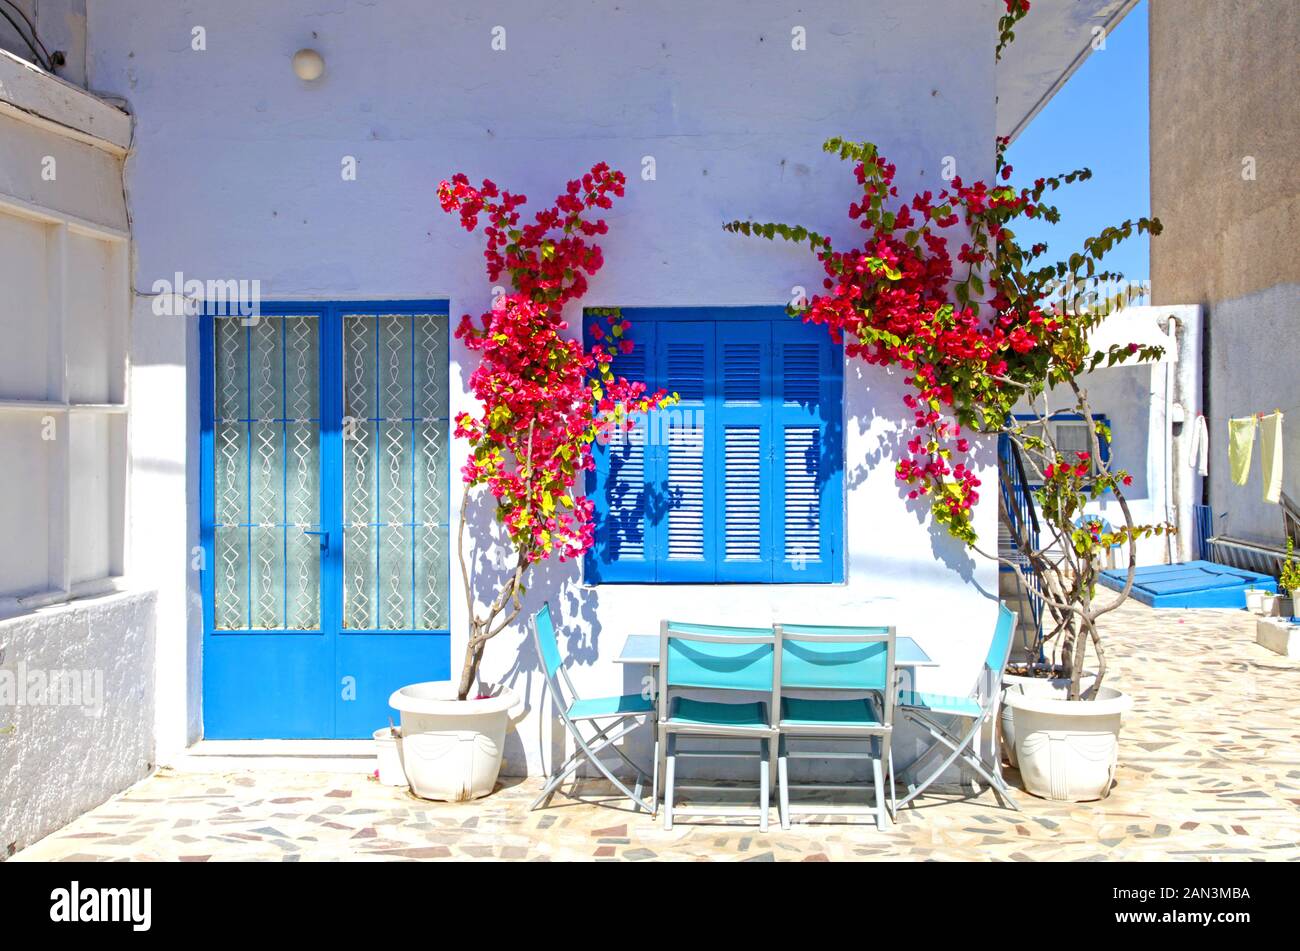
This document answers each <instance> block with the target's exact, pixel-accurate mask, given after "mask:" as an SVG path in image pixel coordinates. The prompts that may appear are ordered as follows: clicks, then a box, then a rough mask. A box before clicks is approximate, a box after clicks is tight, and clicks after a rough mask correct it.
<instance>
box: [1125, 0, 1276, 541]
mask: <svg viewBox="0 0 1300 951" xmlns="http://www.w3.org/2000/svg"><path fill="white" fill-rule="evenodd" d="M1150 2H1151V7H1150V16H1151V204H1152V212H1153V213H1154V214H1155V215H1157V216H1158V217H1159V218H1160V219H1161V221H1163V222H1164V226H1165V232H1164V234H1163V235H1162V236H1160V237H1159V238H1156V239H1155V240H1153V241H1152V242H1151V279H1152V292H1153V301H1154V303H1155V304H1156V305H1163V304H1189V303H1190V304H1200V305H1201V307H1202V310H1203V312H1204V315H1205V330H1204V348H1205V361H1204V362H1205V378H1204V394H1205V402H1206V407H1207V408H1206V410H1205V412H1206V416H1207V421H1208V424H1209V431H1210V437H1211V440H1210V445H1211V455H1210V467H1209V468H1210V474H1209V478H1208V479H1207V480H1206V489H1205V497H1204V501H1205V502H1206V503H1208V504H1209V505H1210V506H1211V508H1212V509H1213V513H1214V522H1215V529H1214V530H1215V532H1216V533H1217V534H1222V535H1229V536H1232V537H1235V538H1241V539H1245V540H1248V541H1255V542H1261V543H1264V544H1269V545H1277V544H1279V543H1280V542H1281V539H1282V531H1283V527H1282V515H1281V512H1280V511H1279V507H1278V506H1277V505H1275V504H1271V503H1267V502H1265V501H1264V500H1263V492H1262V486H1261V475H1260V468H1259V462H1258V460H1256V461H1255V463H1254V466H1253V468H1252V472H1251V476H1250V482H1249V483H1248V484H1247V485H1246V486H1244V487H1242V486H1237V485H1234V484H1233V483H1232V481H1231V479H1230V478H1229V474H1228V453H1227V431H1228V430H1227V427H1228V419H1229V418H1230V417H1238V416H1248V415H1250V414H1252V413H1259V412H1264V413H1268V412H1272V411H1273V410H1275V409H1281V410H1282V411H1283V412H1284V413H1287V419H1286V425H1285V430H1284V431H1285V433H1286V439H1285V442H1284V451H1285V454H1286V466H1287V470H1286V474H1285V479H1284V483H1283V491H1285V492H1286V493H1287V494H1288V495H1290V496H1291V497H1292V498H1300V370H1298V369H1297V356H1298V355H1300V338H1298V337H1297V331H1300V257H1298V256H1297V254H1296V249H1297V239H1296V236H1297V233H1300V175H1297V173H1296V161H1297V156H1300V105H1297V101H1298V100H1297V97H1298V96H1300V70H1297V69H1296V63H1297V61H1300V4H1296V3H1294V2H1291V0H1244V2H1243V0H1238V2H1233V3H1224V2H1221V0H1150ZM1256 452H1257V453H1258V446H1257V447H1256Z"/></svg>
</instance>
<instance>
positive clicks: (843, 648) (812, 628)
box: [776, 624, 896, 723]
mask: <svg viewBox="0 0 1300 951" xmlns="http://www.w3.org/2000/svg"><path fill="white" fill-rule="evenodd" d="M776 630H777V635H778V636H777V643H778V644H780V645H781V687H782V689H783V690H846V691H849V690H851V691H855V692H867V691H871V692H875V693H879V694H880V698H881V705H882V707H883V710H882V712H883V713H884V721H883V722H885V723H891V722H893V707H894V694H895V693H896V691H895V690H894V689H893V685H894V643H895V632H894V629H893V628H892V627H838V626H831V625H821V624H778V625H777V626H776Z"/></svg>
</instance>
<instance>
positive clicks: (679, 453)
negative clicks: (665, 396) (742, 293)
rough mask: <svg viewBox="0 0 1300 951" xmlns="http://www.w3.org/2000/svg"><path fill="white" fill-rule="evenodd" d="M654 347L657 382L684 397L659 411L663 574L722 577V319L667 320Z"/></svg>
mask: <svg viewBox="0 0 1300 951" xmlns="http://www.w3.org/2000/svg"><path fill="white" fill-rule="evenodd" d="M657 330H658V339H657V341H656V346H655V366H656V370H657V374H656V384H657V385H658V386H659V387H662V388H663V389H664V390H666V391H668V392H669V393H676V394H678V397H679V399H678V402H677V403H676V404H674V405H673V406H671V407H669V408H668V409H666V410H661V411H659V412H657V413H656V414H655V415H656V416H657V417H658V419H657V420H656V421H655V424H654V427H653V428H654V433H653V436H654V439H653V442H655V443H656V446H655V449H656V455H657V457H658V478H657V480H656V485H655V492H654V494H653V495H652V497H651V503H650V504H651V505H652V507H653V508H654V510H655V517H656V518H657V521H658V525H657V542H658V545H657V550H658V574H657V578H656V580H658V581H714V580H716V577H717V564H716V557H717V555H716V553H717V544H718V539H717V504H716V499H717V497H718V488H719V481H720V480H719V479H718V473H717V465H716V457H717V442H718V434H717V432H716V431H715V430H716V427H715V426H713V425H712V420H713V410H714V407H715V405H716V394H715V392H714V391H715V389H716V380H717V355H716V352H715V326H714V324H713V323H712V322H711V321H710V322H694V321H691V322H677V321H673V322H665V323H661V324H660V325H659V326H658V328H657Z"/></svg>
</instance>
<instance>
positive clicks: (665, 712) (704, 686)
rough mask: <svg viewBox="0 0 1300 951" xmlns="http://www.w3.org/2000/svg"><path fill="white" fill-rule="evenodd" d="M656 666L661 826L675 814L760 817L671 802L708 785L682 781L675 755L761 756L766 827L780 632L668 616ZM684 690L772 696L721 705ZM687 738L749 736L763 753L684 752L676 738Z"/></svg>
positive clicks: (761, 814) (761, 811)
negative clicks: (686, 621) (684, 693)
mask: <svg viewBox="0 0 1300 951" xmlns="http://www.w3.org/2000/svg"><path fill="white" fill-rule="evenodd" d="M659 670H660V680H661V682H660V685H659V750H658V756H659V757H662V758H663V762H664V765H663V767H662V768H659V767H658V764H656V774H657V775H663V776H664V828H665V829H671V828H672V827H673V816H674V814H680V815H746V816H748V815H754V814H755V813H754V811H753V810H745V809H742V808H741V807H740V806H739V805H736V806H704V805H700V806H691V807H687V808H677V806H676V805H675V803H674V796H675V794H676V791H677V789H679V788H681V789H693V790H694V789H708V788H710V787H707V786H700V785H692V786H686V785H681V786H679V785H678V783H677V759H678V757H683V758H697V759H712V758H717V757H727V758H739V759H757V760H758V762H759V767H758V809H757V815H758V826H759V829H761V830H762V831H763V832H766V831H767V820H768V809H769V805H770V801H771V777H772V770H773V767H774V766H775V763H774V762H773V756H772V753H773V750H774V747H775V740H776V736H777V731H776V727H775V726H774V725H773V723H772V711H775V710H776V708H777V705H778V703H779V701H780V690H781V657H780V653H779V652H778V651H777V649H776V635H775V633H774V632H773V631H772V630H771V629H770V628H755V627H721V626H717V625H711V624H682V623H679V622H677V621H664V622H663V623H662V624H661V625H660V628H659ZM683 689H699V690H714V691H717V690H725V691H732V692H747V693H749V694H751V695H752V694H755V693H758V694H763V695H765V696H766V697H767V700H759V701H751V702H737V703H720V702H717V701H714V700H699V699H695V698H692V697H684V696H680V692H681V691H682V690H683ZM769 701H770V706H769ZM687 737H696V738H703V737H707V738H723V739H735V740H752V741H754V742H756V743H757V744H758V750H757V752H751V751H748V750H707V749H683V748H681V747H680V746H679V740H681V739H683V738H687Z"/></svg>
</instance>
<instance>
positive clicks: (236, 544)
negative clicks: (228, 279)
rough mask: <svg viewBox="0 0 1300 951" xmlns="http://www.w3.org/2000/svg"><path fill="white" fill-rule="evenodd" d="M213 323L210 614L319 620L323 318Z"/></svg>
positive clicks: (245, 625)
mask: <svg viewBox="0 0 1300 951" xmlns="http://www.w3.org/2000/svg"><path fill="white" fill-rule="evenodd" d="M214 324H215V339H214V359H215V364H216V366H215V386H216V393H215V398H216V399H215V407H216V414H215V415H216V418H215V419H214V421H213V464H214V467H215V470H216V471H215V472H214V473H213V477H214V478H213V488H214V496H215V499H214V502H215V524H214V541H215V544H214V551H213V555H214V559H215V561H216V564H215V565H214V566H213V569H214V579H215V584H214V594H215V605H214V620H215V626H216V628H217V629H218V630H243V629H255V630H317V629H319V628H320V545H319V543H318V542H317V540H316V537H315V536H311V535H307V534H305V532H306V531H308V530H311V531H319V530H320V506H319V498H320V491H319V479H320V476H319V473H320V401H319V392H318V389H319V383H318V381H319V377H318V373H317V369H318V360H319V335H320V321H319V319H318V318H317V317H315V316H312V315H306V316H286V317H270V316H263V317H261V318H260V319H259V320H258V321H257V322H256V323H254V324H251V325H245V324H243V323H241V322H240V320H239V319H238V318H217V319H216V320H215V321H214Z"/></svg>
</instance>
